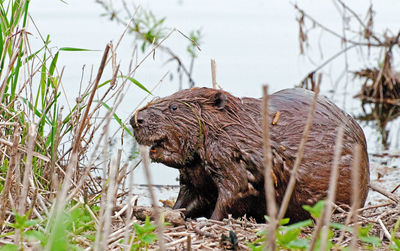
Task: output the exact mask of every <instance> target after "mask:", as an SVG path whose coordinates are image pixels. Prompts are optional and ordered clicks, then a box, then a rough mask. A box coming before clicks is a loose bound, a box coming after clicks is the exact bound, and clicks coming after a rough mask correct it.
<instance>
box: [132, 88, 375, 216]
mask: <svg viewBox="0 0 400 251" xmlns="http://www.w3.org/2000/svg"><path fill="white" fill-rule="evenodd" d="M313 95H314V93H313V92H310V91H306V90H303V89H286V90H282V91H279V92H277V93H274V94H272V95H271V96H270V98H269V99H270V101H269V109H270V114H271V119H270V121H273V119H274V116H275V114H276V112H278V111H279V112H280V115H279V118H278V119H277V121H276V123H274V124H272V123H271V125H270V130H271V147H272V154H273V172H274V176H275V177H274V180H275V182H276V183H275V185H276V186H275V189H276V198H277V201H278V203H280V202H281V200H282V197H283V194H284V192H285V189H286V186H287V183H288V181H289V177H290V170H291V169H292V167H293V164H294V161H295V158H296V152H297V150H298V146H299V144H300V140H301V137H302V133H303V130H304V126H305V122H306V119H307V114H308V112H309V109H310V106H311V102H312V98H313ZM175 108H176V109H175ZM261 118H262V116H261V100H260V99H254V98H237V97H234V96H232V95H231V94H229V93H228V92H225V91H221V90H215V89H209V88H193V89H189V90H182V91H179V92H177V93H175V94H173V95H171V96H168V97H165V98H161V99H158V100H154V101H152V102H151V103H149V104H148V105H147V106H145V107H143V108H142V109H140V110H139V111H138V112H137V113H136V115H135V116H134V117H133V118H132V119H131V124H132V126H133V129H134V134H135V137H136V139H137V141H138V143H139V144H143V145H149V146H152V148H151V149H150V157H151V159H152V160H153V161H154V162H161V163H164V164H166V165H168V166H171V167H174V168H178V169H179V172H180V185H181V188H180V191H179V195H178V198H177V201H176V203H175V206H174V208H186V215H187V216H188V217H199V216H204V217H208V218H212V219H217V220H221V219H222V218H224V217H227V215H228V214H232V215H233V216H234V217H239V216H243V215H245V214H246V215H247V216H252V217H254V218H255V219H256V220H258V221H262V220H263V216H264V215H265V214H266V203H265V194H264V176H263V140H262V126H261V123H262V121H261ZM275 120H276V118H275ZM340 125H343V126H344V128H345V134H344V141H343V142H344V144H343V151H342V155H341V158H340V167H339V168H340V170H339V181H338V192H337V196H336V202H337V203H341V204H348V205H349V204H350V203H351V201H350V194H351V191H350V189H351V180H350V179H351V178H350V177H351V162H352V154H353V152H352V150H353V149H354V144H355V143H358V144H360V145H361V147H362V158H361V168H360V170H361V171H360V192H361V193H360V200H361V203H362V204H364V202H365V199H366V197H367V193H368V188H367V184H368V182H369V164H368V155H367V150H366V142H365V137H364V133H363V132H362V130H361V128H360V127H359V125H358V124H357V123H356V122H355V120H354V119H353V118H351V117H350V116H349V115H347V114H345V113H344V112H343V111H341V110H340V109H339V108H338V107H337V106H336V105H334V104H333V103H331V102H330V101H329V100H328V99H326V98H324V97H319V98H318V101H317V105H316V110H315V113H314V119H313V122H312V126H311V130H310V134H309V137H308V140H307V143H306V146H305V151H304V157H303V160H302V163H301V165H300V168H299V170H298V175H297V182H296V187H295V190H294V192H293V194H292V197H291V201H290V205H289V208H288V211H287V213H286V216H287V217H290V218H291V219H292V220H294V221H298V220H302V219H304V218H307V217H309V215H308V214H307V213H306V212H305V211H304V210H303V209H302V205H313V204H315V203H316V202H317V201H318V200H321V199H324V198H325V197H326V191H327V188H328V183H329V175H330V169H331V167H332V162H333V148H334V142H335V137H336V129H337V128H338V127H339V126H340Z"/></svg>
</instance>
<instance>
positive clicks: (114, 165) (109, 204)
mask: <svg viewBox="0 0 400 251" xmlns="http://www.w3.org/2000/svg"><path fill="white" fill-rule="evenodd" d="M120 160H121V150H119V151H118V155H117V158H116V159H115V158H114V159H113V161H112V162H111V166H110V173H109V178H108V185H107V197H106V208H105V212H104V219H105V220H104V232H103V236H102V238H101V240H102V243H101V250H106V249H107V241H108V238H109V234H110V233H111V227H112V226H111V213H112V209H113V208H114V203H113V202H114V199H113V197H114V194H115V190H116V184H115V178H116V174H117V170H118V169H119V165H118V163H120Z"/></svg>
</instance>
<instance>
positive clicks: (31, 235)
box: [24, 230, 47, 245]
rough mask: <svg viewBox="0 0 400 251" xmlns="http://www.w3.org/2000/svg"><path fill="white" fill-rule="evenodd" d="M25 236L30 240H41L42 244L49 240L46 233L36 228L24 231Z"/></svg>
mask: <svg viewBox="0 0 400 251" xmlns="http://www.w3.org/2000/svg"><path fill="white" fill-rule="evenodd" d="M24 236H25V237H26V238H27V239H28V240H38V241H40V242H41V244H42V245H44V244H45V243H46V241H47V237H46V235H45V234H44V233H42V232H40V231H36V230H29V231H26V232H25V233H24Z"/></svg>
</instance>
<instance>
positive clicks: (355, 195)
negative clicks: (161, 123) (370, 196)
mask: <svg viewBox="0 0 400 251" xmlns="http://www.w3.org/2000/svg"><path fill="white" fill-rule="evenodd" d="M360 155H361V146H360V145H359V144H356V145H355V147H354V153H353V163H352V167H351V188H352V193H351V198H352V200H351V201H352V203H351V208H350V213H349V214H348V215H347V217H346V221H345V226H348V225H349V224H350V221H351V220H352V221H353V222H356V221H357V210H358V208H359V207H360V198H359V195H360V187H359V183H360V178H359V176H358V175H359V173H360V172H359V169H360V157H361V156H360ZM344 234H345V228H343V229H342V231H341V232H340V236H339V240H338V243H341V242H342V241H343V238H344ZM357 236H358V224H357V223H355V224H353V238H352V241H351V248H350V250H355V248H356V245H357Z"/></svg>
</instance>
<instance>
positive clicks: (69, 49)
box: [59, 47, 99, 51]
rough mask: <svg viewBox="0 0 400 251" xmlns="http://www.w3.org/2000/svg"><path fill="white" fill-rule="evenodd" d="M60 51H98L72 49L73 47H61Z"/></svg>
mask: <svg viewBox="0 0 400 251" xmlns="http://www.w3.org/2000/svg"><path fill="white" fill-rule="evenodd" d="M59 50H60V51H99V50H91V49H84V48H73V47H61V48H60V49H59Z"/></svg>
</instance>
